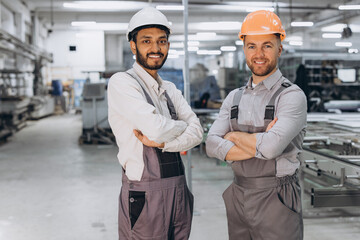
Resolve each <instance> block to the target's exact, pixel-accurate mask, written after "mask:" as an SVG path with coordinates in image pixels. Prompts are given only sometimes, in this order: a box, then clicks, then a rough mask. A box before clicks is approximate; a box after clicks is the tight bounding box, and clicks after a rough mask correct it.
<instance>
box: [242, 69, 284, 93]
mask: <svg viewBox="0 0 360 240" xmlns="http://www.w3.org/2000/svg"><path fill="white" fill-rule="evenodd" d="M281 77H282V73H281V72H280V70H279V69H277V70H276V71H275V72H274V73H273V74H271V75H270V76H269V77H267V78H265V79H264V80H263V81H261V82H260V83H259V84H258V85H261V84H263V85H264V86H265V87H266V88H267V89H268V90H270V89H271V88H272V87H273V86H274V85H275V83H277V81H279V79H280V78H281ZM251 82H252V77H250V79H249V82H248V83H247V84H246V87H247V88H251Z"/></svg>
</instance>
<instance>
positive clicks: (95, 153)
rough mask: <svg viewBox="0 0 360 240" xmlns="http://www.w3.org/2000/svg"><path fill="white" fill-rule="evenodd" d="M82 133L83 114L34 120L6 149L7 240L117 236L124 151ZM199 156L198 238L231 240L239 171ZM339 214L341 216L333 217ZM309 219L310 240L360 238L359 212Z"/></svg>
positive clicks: (2, 224)
mask: <svg viewBox="0 0 360 240" xmlns="http://www.w3.org/2000/svg"><path fill="white" fill-rule="evenodd" d="M81 129H82V122H81V116H80V115H74V114H65V115H61V116H52V117H48V118H44V119H41V120H38V121H28V122H27V127H25V128H24V129H22V130H21V131H19V132H18V133H16V134H15V135H14V136H13V137H11V138H10V139H9V141H8V142H7V143H5V144H2V145H1V146H0V239H1V240H22V239H27V240H79V239H80V240H82V239H86V240H115V239H117V205H118V203H117V201H118V194H119V190H120V186H121V167H120V165H119V163H118V161H117V159H116V154H117V148H116V147H115V146H104V145H99V146H96V145H80V146H79V145H78V137H79V136H80V134H81ZM191 159H192V166H193V168H192V178H193V180H192V189H193V193H194V196H195V212H194V218H193V225H192V232H191V237H190V239H191V240H202V239H204V240H205V239H206V240H226V239H228V237H227V223H226V215H225V207H224V204H223V201H222V198H221V194H222V192H223V191H224V189H225V188H226V187H227V186H228V185H229V184H230V182H231V180H232V172H231V169H230V168H229V167H228V166H226V165H224V164H220V163H218V162H217V161H216V160H214V159H208V158H206V157H205V156H204V155H202V154H201V153H200V150H199V148H197V149H194V150H193V151H192V154H191ZM184 160H187V156H185V157H184ZM185 165H187V163H186V162H185ZM324 212H325V213H326V212H327V213H329V214H327V215H329V216H330V215H333V216H332V217H326V214H325V215H324ZM339 212H340V213H343V214H342V216H340V217H339V216H337V217H334V214H331V213H339ZM305 214H306V215H308V216H310V218H309V217H308V218H305V219H304V223H305V239H309V240H322V239H324V240H325V239H326V240H332V239H333V240H335V239H336V240H338V239H342V240H353V239H360V217H359V216H360V214H356V211H353V209H351V208H343V209H337V210H336V211H335V210H333V209H325V210H320V211H319V210H318V209H316V210H315V209H311V208H309V209H305ZM335 215H336V214H335ZM284 227H286V226H284Z"/></svg>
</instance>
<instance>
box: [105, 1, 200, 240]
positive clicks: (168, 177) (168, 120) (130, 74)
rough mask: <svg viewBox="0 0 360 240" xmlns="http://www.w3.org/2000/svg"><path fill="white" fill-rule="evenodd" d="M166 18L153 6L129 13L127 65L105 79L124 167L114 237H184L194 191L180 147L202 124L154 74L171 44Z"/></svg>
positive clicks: (196, 136) (196, 139)
mask: <svg viewBox="0 0 360 240" xmlns="http://www.w3.org/2000/svg"><path fill="white" fill-rule="evenodd" d="M169 34H170V25H169V23H168V21H167V19H166V17H165V16H164V15H163V14H162V13H161V12H160V11H158V10H156V9H155V8H152V7H146V8H144V9H142V10H140V11H139V12H137V13H136V14H135V15H134V16H133V17H132V18H131V20H130V23H129V28H128V32H127V38H128V40H129V42H130V48H131V51H132V52H133V54H135V55H136V62H135V63H134V65H133V68H132V69H130V70H128V71H126V72H119V73H116V74H114V75H113V76H112V77H111V78H110V80H109V86H108V104H109V123H110V126H111V128H112V130H113V132H114V134H115V137H116V142H117V145H118V146H119V153H118V159H119V161H120V164H121V165H122V167H123V180H122V189H121V193H120V199H119V239H126V240H128V239H153V240H155V239H156V240H164V239H188V238H189V235H190V228H191V221H192V212H193V196H192V194H191V192H190V191H189V189H188V188H187V184H186V180H185V176H184V165H183V163H182V160H181V157H180V154H179V151H186V150H188V149H190V148H192V147H194V146H196V145H198V144H199V143H200V142H201V140H202V134H203V130H202V127H201V125H200V122H199V119H198V118H197V117H196V115H195V114H194V113H193V112H192V110H191V108H190V106H189V105H188V103H187V102H186V100H185V99H184V98H183V96H182V94H181V91H179V90H177V89H176V87H175V85H174V84H173V83H171V82H168V81H164V80H162V79H161V77H160V76H159V75H158V74H157V71H158V70H159V69H160V68H161V67H162V66H163V64H164V62H165V60H166V58H167V55H168V50H169V45H170V44H169V42H168V38H169Z"/></svg>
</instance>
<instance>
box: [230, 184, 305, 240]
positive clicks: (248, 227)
mask: <svg viewBox="0 0 360 240" xmlns="http://www.w3.org/2000/svg"><path fill="white" fill-rule="evenodd" d="M223 199H224V201H225V206H226V214H227V218H228V230H229V239H230V240H240V239H241V240H251V239H253V240H262V239H264V240H265V239H266V240H301V239H303V220H302V211H301V196H300V186H299V183H298V181H290V182H289V181H288V182H283V183H282V184H281V185H279V186H277V187H274V188H248V187H243V186H239V185H238V184H236V183H232V184H231V185H230V186H229V187H228V188H227V189H226V190H225V192H224V193H223Z"/></svg>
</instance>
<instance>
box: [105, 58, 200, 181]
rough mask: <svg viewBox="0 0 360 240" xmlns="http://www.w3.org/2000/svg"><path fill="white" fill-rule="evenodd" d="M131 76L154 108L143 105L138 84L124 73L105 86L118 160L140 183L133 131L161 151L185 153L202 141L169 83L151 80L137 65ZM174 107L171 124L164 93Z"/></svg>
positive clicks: (140, 153)
mask: <svg viewBox="0 0 360 240" xmlns="http://www.w3.org/2000/svg"><path fill="white" fill-rule="evenodd" d="M133 70H134V72H135V73H136V74H137V75H138V76H139V78H140V79H141V80H142V81H143V83H144V84H143V87H144V88H145V90H146V91H147V93H148V94H149V95H150V97H151V99H152V101H153V102H154V105H155V107H154V106H153V105H151V104H149V103H148V102H147V100H146V97H145V95H144V93H143V90H142V88H141V86H140V85H139V83H138V82H137V81H136V80H135V79H134V78H132V77H131V76H129V75H128V74H127V73H124V72H119V73H116V74H114V75H113V76H112V77H111V78H110V80H109V85H108V105H109V114H108V116H109V123H110V126H111V129H112V131H113V133H114V135H115V137H116V143H117V145H118V147H119V153H118V159H119V162H120V164H121V165H122V166H123V168H124V169H125V173H126V176H127V177H128V178H129V179H130V180H138V181H139V180H140V179H141V176H142V173H143V170H144V161H143V144H142V143H141V142H140V141H139V140H138V139H137V138H136V137H135V135H134V133H133V130H134V129H138V130H140V131H141V132H142V133H143V134H144V135H145V136H147V137H148V138H149V139H150V140H152V141H155V142H157V143H165V146H164V149H163V151H167V152H178V151H186V150H188V149H190V148H192V147H194V146H196V145H198V144H199V143H200V142H201V140H202V135H203V130H202V127H201V125H200V122H199V119H198V118H197V117H196V115H195V113H194V112H193V111H192V110H191V108H190V106H189V105H188V103H187V102H186V100H185V99H184V97H183V96H182V94H181V91H179V90H178V89H176V87H175V85H174V84H173V83H171V82H169V81H164V80H162V79H161V78H160V76H158V78H157V79H154V78H153V77H152V76H151V75H150V74H148V73H147V72H146V71H145V70H144V69H143V68H142V67H141V66H140V65H139V64H138V63H136V62H135V63H134V65H133ZM165 91H166V92H167V94H168V95H169V97H170V98H171V101H172V102H173V104H174V107H175V110H176V113H177V116H178V120H172V119H171V116H170V113H169V110H168V107H167V101H166V97H165V94H164V92H165Z"/></svg>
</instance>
